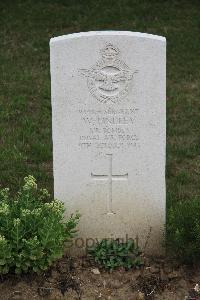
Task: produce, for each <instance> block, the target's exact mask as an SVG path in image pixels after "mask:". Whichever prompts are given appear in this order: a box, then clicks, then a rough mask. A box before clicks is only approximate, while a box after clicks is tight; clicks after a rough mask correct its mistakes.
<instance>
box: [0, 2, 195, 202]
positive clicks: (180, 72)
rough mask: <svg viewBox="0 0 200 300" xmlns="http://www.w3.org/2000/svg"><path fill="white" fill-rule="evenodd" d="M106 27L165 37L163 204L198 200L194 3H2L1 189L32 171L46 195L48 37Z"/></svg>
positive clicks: (49, 147)
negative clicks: (165, 178) (164, 165)
mask: <svg viewBox="0 0 200 300" xmlns="http://www.w3.org/2000/svg"><path fill="white" fill-rule="evenodd" d="M105 29H109V30H111V29H113V30H131V31H141V32H147V33H152V34H158V35H163V36H166V38H167V54H168V55H167V196H168V204H169V205H171V204H172V203H173V202H174V201H180V200H190V199H193V198H195V197H197V196H198V195H199V194H200V193H199V192H200V185H199V172H200V169H199V165H200V151H199V136H198V133H199V132H198V131H199V127H200V126H199V122H200V105H199V103H200V38H199V37H200V3H199V1H161V0H160V1H159V0H158V1H155V0H154V1H148V0H145V1H144V0H143V1H139V0H138V1H131V0H115V1H112V0H107V1H106V0H102V1H99V0H96V1H95V0H93V1H90V0H87V1H86V0H82V1H81V0H80V1H77V0H65V1H64V0H54V1H51V0H48V1H47V0H46V1H45V0H44V1H39V0H35V1H33V0H32V1H31V0H29V1H27V0H24V1H22V0H21V1H14V0H13V1H9V0H7V1H1V3H0V36H1V39H0V45H1V47H0V83H1V85H0V186H2V187H4V186H10V187H11V188H12V189H13V190H17V189H18V185H19V184H20V183H21V181H22V179H23V177H24V176H26V175H28V174H33V175H34V176H35V177H36V178H37V179H38V182H39V184H40V185H41V186H46V187H47V188H49V189H50V191H51V192H52V190H53V176H52V140H51V99H50V74H49V68H50V66H49V39H50V38H51V37H54V36H58V35H62V34H67V33H72V32H78V31H89V30H105Z"/></svg>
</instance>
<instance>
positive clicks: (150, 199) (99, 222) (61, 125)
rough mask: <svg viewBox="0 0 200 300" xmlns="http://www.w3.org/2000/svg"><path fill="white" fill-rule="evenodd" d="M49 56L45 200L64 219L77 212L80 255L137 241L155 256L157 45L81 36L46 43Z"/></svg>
mask: <svg viewBox="0 0 200 300" xmlns="http://www.w3.org/2000/svg"><path fill="white" fill-rule="evenodd" d="M50 48H51V88H52V114H53V116H52V118H53V162H54V192H55V197H56V198H58V199H60V200H63V201H64V202H65V203H66V208H67V211H68V213H69V214H71V213H73V212H75V211H76V210H78V211H79V212H80V213H81V220H80V223H79V228H78V229H79V237H80V238H82V242H81V240H79V247H81V245H80V244H81V243H82V246H84V245H85V243H86V239H93V240H96V239H98V240H101V239H103V238H121V239H122V238H123V239H124V240H125V239H127V238H135V237H136V236H138V239H139V244H140V246H141V247H144V245H145V243H146V242H147V239H148V243H147V248H146V251H147V252H148V253H152V254H160V253H161V252H162V246H161V243H162V239H163V232H164V224H165V140H166V137H165V123H166V120H165V116H166V112H165V101H166V91H165V84H166V83H165V81H166V41H165V38H164V37H160V36H155V35H151V34H143V33H134V32H123V31H121V32H120V31H119V32H115V31H102V32H86V33H84V32H83V33H75V34H69V35H65V36H61V37H57V38H52V39H51V41H50ZM87 241H88V240H87ZM91 241H92V240H90V242H91ZM91 243H92V242H91Z"/></svg>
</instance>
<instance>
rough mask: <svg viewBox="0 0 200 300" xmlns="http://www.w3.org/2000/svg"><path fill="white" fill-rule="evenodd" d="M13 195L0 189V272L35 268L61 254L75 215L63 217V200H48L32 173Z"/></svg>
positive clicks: (6, 190) (40, 268)
mask: <svg viewBox="0 0 200 300" xmlns="http://www.w3.org/2000/svg"><path fill="white" fill-rule="evenodd" d="M24 180H25V184H24V186H23V187H22V189H21V190H20V191H19V192H18V193H17V195H16V196H14V197H11V196H10V194H9V189H3V190H1V191H0V274H6V273H8V272H15V273H21V272H28V271H33V272H39V271H42V270H46V269H47V268H48V267H49V266H50V265H51V264H52V263H53V262H54V261H55V260H57V259H58V258H60V257H62V255H63V252H64V247H65V242H66V241H68V240H69V239H71V238H72V237H73V235H74V233H75V227H76V225H77V223H78V219H79V215H78V214H76V215H74V216H71V217H70V218H69V219H68V220H64V212H65V209H64V204H63V203H62V202H60V201H59V200H53V201H50V199H49V198H50V195H49V194H48V191H47V190H46V189H40V190H38V188H37V183H36V180H35V178H34V177H32V176H28V177H25V179H24Z"/></svg>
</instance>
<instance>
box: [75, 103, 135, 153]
mask: <svg viewBox="0 0 200 300" xmlns="http://www.w3.org/2000/svg"><path fill="white" fill-rule="evenodd" d="M78 113H79V114H80V118H81V122H82V124H83V127H82V128H83V129H82V132H81V134H80V137H79V146H80V147H81V148H83V149H85V148H93V149H96V150H99V151H100V152H101V151H102V150H103V149H104V150H105V151H106V149H107V150H111V149H113V150H114V149H125V148H126V149H127V148H130V147H131V148H132V147H136V146H138V145H139V138H138V136H137V134H136V129H135V124H136V120H137V113H138V109H137V108H126V109H120V108H118V109H117V108H116V109H108V110H107V109H79V110H78Z"/></svg>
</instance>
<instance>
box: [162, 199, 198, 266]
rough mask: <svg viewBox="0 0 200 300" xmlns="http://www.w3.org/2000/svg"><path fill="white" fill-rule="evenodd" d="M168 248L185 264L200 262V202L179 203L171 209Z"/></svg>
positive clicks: (168, 225)
mask: <svg viewBox="0 0 200 300" xmlns="http://www.w3.org/2000/svg"><path fill="white" fill-rule="evenodd" d="M167 247H168V250H169V252H170V253H171V254H173V255H174V256H176V257H177V258H178V259H179V260H180V261H182V262H184V263H190V264H193V263H196V262H199V261H200V200H199V199H197V198H196V199H194V200H192V201H184V202H178V203H176V204H175V205H174V206H173V207H171V208H170V209H169V212H168V220H167Z"/></svg>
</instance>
